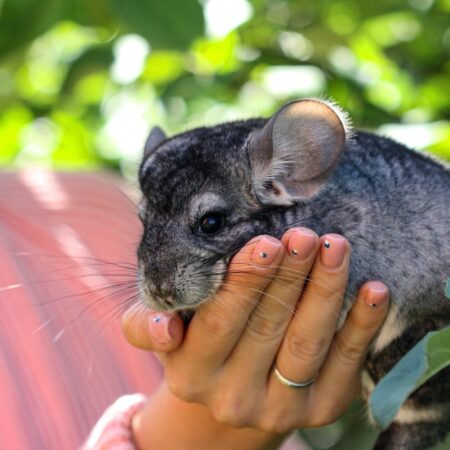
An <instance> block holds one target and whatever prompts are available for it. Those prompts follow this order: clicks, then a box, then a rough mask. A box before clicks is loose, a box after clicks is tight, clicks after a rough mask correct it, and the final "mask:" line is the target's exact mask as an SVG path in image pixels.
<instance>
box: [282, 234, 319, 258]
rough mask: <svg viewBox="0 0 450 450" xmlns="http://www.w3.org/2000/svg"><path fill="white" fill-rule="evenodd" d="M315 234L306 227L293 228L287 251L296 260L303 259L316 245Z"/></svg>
mask: <svg viewBox="0 0 450 450" xmlns="http://www.w3.org/2000/svg"><path fill="white" fill-rule="evenodd" d="M316 239H317V235H316V234H315V233H314V231H311V230H309V229H308V228H297V229H295V230H294V231H293V232H292V234H291V236H290V238H289V241H288V245H287V248H288V253H289V255H290V256H293V257H295V260H296V261H303V260H304V259H306V258H307V257H308V256H309V255H310V254H311V252H312V251H313V249H314V247H315V245H316Z"/></svg>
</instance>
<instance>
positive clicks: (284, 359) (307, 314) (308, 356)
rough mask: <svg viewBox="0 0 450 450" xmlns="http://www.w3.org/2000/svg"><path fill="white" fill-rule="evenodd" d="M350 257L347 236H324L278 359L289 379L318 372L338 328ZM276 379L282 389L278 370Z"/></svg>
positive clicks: (273, 375) (313, 375) (304, 376)
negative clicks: (277, 378) (337, 323)
mask: <svg viewBox="0 0 450 450" xmlns="http://www.w3.org/2000/svg"><path fill="white" fill-rule="evenodd" d="M349 261H350V245H349V244H348V242H347V240H346V239H345V238H343V237H342V236H339V235H336V234H328V235H325V236H323V237H322V238H320V248H319V252H318V255H317V258H316V260H315V264H314V266H313V269H312V271H311V275H310V279H309V281H308V284H307V286H306V288H305V290H304V292H303V294H302V298H301V300H300V303H299V305H298V308H297V314H296V315H295V316H294V318H293V319H292V321H291V323H290V325H289V328H288V329H287V331H286V335H285V337H284V340H283V343H282V345H281V348H280V351H279V353H278V356H277V360H276V365H277V367H278V369H279V371H280V372H281V373H282V374H283V375H284V376H285V377H287V378H288V379H291V380H294V381H298V382H304V381H307V380H309V379H311V378H315V377H316V376H317V374H318V372H319V369H320V367H321V365H322V363H323V361H324V359H325V357H326V355H327V352H328V348H329V346H330V343H331V341H332V339H333V336H334V333H335V330H336V322H337V319H338V317H339V314H340V311H341V306H342V301H343V294H344V292H345V289H346V286H347V280H348V267H349ZM272 381H273V383H274V385H275V386H276V387H275V389H276V390H277V391H278V390H279V389H278V388H279V387H280V383H279V380H276V379H275V374H272ZM283 392H286V388H284V387H283Z"/></svg>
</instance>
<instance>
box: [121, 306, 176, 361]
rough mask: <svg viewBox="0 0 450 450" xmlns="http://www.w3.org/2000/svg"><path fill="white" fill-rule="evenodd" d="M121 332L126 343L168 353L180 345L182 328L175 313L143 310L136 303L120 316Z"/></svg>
mask: <svg viewBox="0 0 450 450" xmlns="http://www.w3.org/2000/svg"><path fill="white" fill-rule="evenodd" d="M122 332H123V334H124V335H125V338H126V339H127V341H128V342H129V343H130V344H131V345H134V346H135V347H138V348H140V349H143V350H151V351H153V352H161V353H168V352H171V351H173V350H175V349H177V348H178V347H179V345H180V344H181V341H182V340H183V334H184V326H183V322H182V320H181V319H180V317H178V315H177V314H176V313H159V312H155V311H152V310H150V309H143V308H142V305H141V304H139V303H138V304H135V305H133V306H131V307H130V308H128V309H127V310H126V311H125V313H124V314H123V315H122Z"/></svg>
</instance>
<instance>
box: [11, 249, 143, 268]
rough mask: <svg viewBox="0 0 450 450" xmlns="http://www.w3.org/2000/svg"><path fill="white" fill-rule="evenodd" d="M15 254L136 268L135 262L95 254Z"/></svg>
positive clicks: (17, 253)
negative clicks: (115, 259)
mask: <svg viewBox="0 0 450 450" xmlns="http://www.w3.org/2000/svg"><path fill="white" fill-rule="evenodd" d="M16 255H17V256H20V257H25V256H26V257H33V258H49V259H50V258H52V259H66V260H67V261H69V262H73V260H88V261H93V262H94V263H99V264H105V265H114V266H117V267H120V268H127V267H128V268H136V267H137V264H133V263H129V262H117V261H106V260H104V259H100V258H97V257H95V256H77V255H67V254H64V255H51V254H45V253H29V252H16Z"/></svg>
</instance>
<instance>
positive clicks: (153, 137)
mask: <svg viewBox="0 0 450 450" xmlns="http://www.w3.org/2000/svg"><path fill="white" fill-rule="evenodd" d="M166 139H167V136H166V135H165V133H164V131H163V130H161V128H159V127H153V129H152V131H151V132H150V134H149V136H148V138H147V140H146V141H145V146H144V159H147V158H148V157H149V156H150V154H151V153H153V151H154V150H155V149H156V147H158V145H159V144H161V142H162V141H165V140H166Z"/></svg>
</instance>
